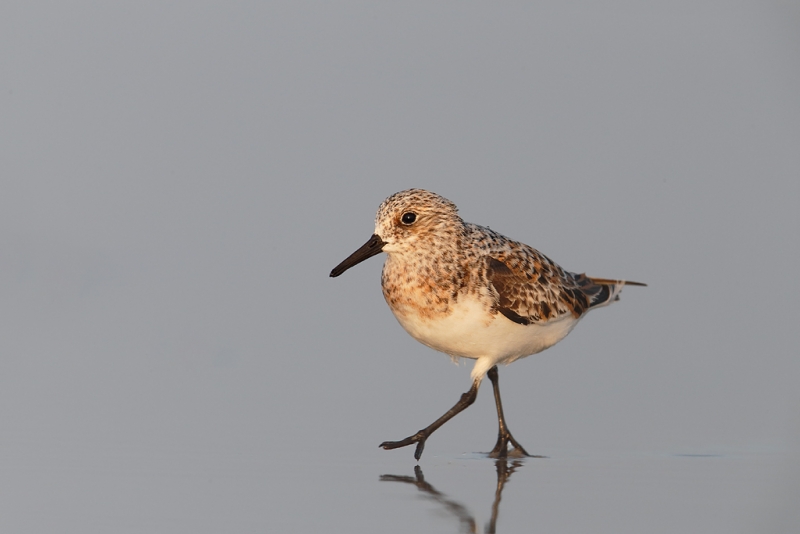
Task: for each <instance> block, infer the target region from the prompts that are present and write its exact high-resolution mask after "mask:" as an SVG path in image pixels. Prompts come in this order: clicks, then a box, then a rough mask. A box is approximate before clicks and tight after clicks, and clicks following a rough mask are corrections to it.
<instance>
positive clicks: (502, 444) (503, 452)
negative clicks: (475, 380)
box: [487, 365, 530, 458]
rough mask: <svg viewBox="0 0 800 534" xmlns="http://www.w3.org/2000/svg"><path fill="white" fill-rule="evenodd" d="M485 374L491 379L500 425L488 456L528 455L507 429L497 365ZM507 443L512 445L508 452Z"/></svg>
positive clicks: (515, 456)
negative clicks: (494, 443) (495, 440)
mask: <svg viewBox="0 0 800 534" xmlns="http://www.w3.org/2000/svg"><path fill="white" fill-rule="evenodd" d="M487 375H488V376H489V380H491V381H492V389H494V403H495V405H496V406H497V422H498V425H499V427H500V428H499V431H498V433H497V444H496V445H495V446H494V449H492V452H490V453H489V458H506V457H508V456H511V457H514V458H520V457H524V456H530V454H528V453H527V451H525V449H524V448H523V447H522V445H520V444H519V443H518V442H517V440H515V439H514V436H512V435H511V432H509V431H508V427H507V426H506V419H505V417H504V416H503V403H502V401H501V400H500V382H499V380H498V377H497V366H496V365H495V366H494V367H492V368H491V369H489V372H488V373H487ZM509 443H511V445H513V446H514V448H513V449H511V452H510V454H509V451H508V444H509Z"/></svg>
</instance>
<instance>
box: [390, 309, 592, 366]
mask: <svg viewBox="0 0 800 534" xmlns="http://www.w3.org/2000/svg"><path fill="white" fill-rule="evenodd" d="M392 311H393V312H394V313H395V317H396V318H397V320H398V321H399V322H400V324H401V325H402V326H403V328H405V329H406V331H407V332H408V333H409V334H411V335H412V336H413V337H414V339H416V340H417V341H419V342H420V343H423V344H425V345H427V346H429V347H431V348H432V349H435V350H438V351H440V352H444V353H445V354H449V355H450V356H454V357H460V358H471V359H474V360H478V361H477V362H476V363H475V368H474V369H473V371H472V377H473V379H476V378H478V377H482V376H483V374H484V373H486V371H488V370H489V369H490V368H491V367H492V366H494V365H496V364H498V363H510V362H513V361H514V360H517V359H519V358H522V357H525V356H529V355H531V354H536V353H537V352H541V351H543V350H544V349H546V348H548V347H551V346H553V345H555V344H556V343H558V342H559V341H561V340H562V339H564V337H565V336H566V335H567V334H569V332H570V331H571V330H572V328H573V327H574V326H575V325H576V324H577V322H578V320H577V319H575V318H574V317H572V315H565V316H562V317H559V318H556V319H553V320H550V321H548V322H547V323H542V324H530V325H521V324H517V323H515V322H513V321H511V320H509V319H507V318H506V317H505V316H503V315H502V314H499V313H496V314H494V315H492V314H491V313H490V312H489V311H487V309H486V307H485V306H484V305H483V304H482V303H481V302H479V301H478V300H477V299H468V298H462V299H460V300H459V302H458V304H457V305H455V306H453V308H452V309H451V311H450V313H448V314H447V315H444V316H442V317H440V318H435V317H434V318H427V317H421V316H419V315H417V314H414V313H403V312H400V311H395V310H392Z"/></svg>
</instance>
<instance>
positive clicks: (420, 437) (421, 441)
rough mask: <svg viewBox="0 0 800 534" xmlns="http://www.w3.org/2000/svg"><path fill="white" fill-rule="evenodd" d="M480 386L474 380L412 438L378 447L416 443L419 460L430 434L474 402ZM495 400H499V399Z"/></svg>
mask: <svg viewBox="0 0 800 534" xmlns="http://www.w3.org/2000/svg"><path fill="white" fill-rule="evenodd" d="M495 373H496V371H495ZM480 385H481V382H480V380H476V381H475V382H473V383H472V387H471V388H469V391H467V392H466V393H464V394H463V395H461V398H460V399H459V400H458V402H457V403H456V404H455V405H454V406H453V407H452V408H450V409H449V410H447V412H446V413H445V414H444V415H443V416H441V417H440V418H439V419H437V420H436V421H434V422H433V423H431V424H430V425H428V426H426V427H425V428H423V429H422V430H420V431H419V432H417V433H416V434H414V435H413V436H408V437H407V438H406V439H401V440H400V441H384V442H383V443H381V444H380V445H379V446H380V447H382V448H384V449H386V450H389V449H397V448H400V447H405V446H407V445H411V444H412V443H416V444H417V450H415V451H414V458H416V459H417V460H419V459H420V457H422V450H423V449H424V448H425V440H426V439H428V437H429V436H430V435H431V434H433V433H434V431H435V430H436V429H437V428H439V427H440V426H442V425H443V424H445V423H446V422H448V421H449V420H450V419H452V418H453V417H455V416H456V415H457V414H458V413H460V412H462V411H464V409H465V408H467V406H469V405H470V404H472V403H473V402H475V399H476V398H477V397H478V386H480ZM497 398H498V399H499V398H500V397H497ZM509 435H510V434H509Z"/></svg>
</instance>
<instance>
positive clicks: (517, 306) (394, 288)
mask: <svg viewBox="0 0 800 534" xmlns="http://www.w3.org/2000/svg"><path fill="white" fill-rule="evenodd" d="M380 252H385V253H386V255H387V257H386V262H385V263H384V265H383V273H382V275H381V284H382V286H383V296H384V298H385V299H386V302H387V303H388V304H389V307H390V308H391V310H392V313H394V316H395V317H396V318H397V320H398V321H399V322H400V324H401V325H402V326H403V328H405V329H406V331H407V332H408V333H409V334H411V335H412V336H413V337H414V339H416V340H417V341H419V342H420V343H423V344H425V345H427V346H429V347H431V348H432V349H435V350H438V351H440V352H443V353H445V354H448V355H450V357H452V358H453V359H454V360H455V359H457V358H470V359H473V360H475V366H474V367H473V369H472V373H471V375H470V376H471V378H472V387H470V389H469V391H467V392H466V393H464V394H463V395H461V398H460V399H459V401H458V402H457V403H456V404H455V405H454V406H453V407H452V408H450V409H449V410H448V411H447V412H446V413H445V414H444V415H442V416H441V417H440V418H439V419H437V420H436V421H434V422H433V423H431V424H430V425H428V426H427V427H425V428H423V429H422V430H420V431H419V432H417V433H416V434H413V435H411V436H409V437H407V438H405V439H402V440H400V441H384V442H383V443H381V444H380V446H381V447H382V448H384V449H396V448H398V447H405V446H406V445H411V444H412V443H416V444H417V447H416V450H415V451H414V457H415V458H416V459H417V460H419V459H420V457H421V456H422V450H423V448H424V447H425V440H427V439H428V437H429V436H430V435H431V434H432V433H433V432H434V431H435V430H436V429H438V428H439V427H440V426H442V425H443V424H444V423H446V422H447V421H449V420H450V419H451V418H452V417H453V416H455V415H456V414H458V413H459V412H461V411H462V410H464V409H465V408H466V407H467V406H469V405H470V404H472V403H473V402H474V401H475V398H476V397H477V396H478V387H479V386H480V383H481V380H483V376H484V375H487V374H488V376H489V380H491V382H492V387H493V389H494V399H495V404H496V407H497V419H498V424H499V432H498V437H497V444H496V445H495V446H494V449H492V451H491V452H490V453H489V456H490V457H492V458H504V457H506V456H514V457H522V456H530V455H529V454H528V453H527V452H526V451H525V449H524V448H523V447H522V445H520V444H519V443H518V442H517V440H515V439H514V437H513V436H512V435H511V432H509V430H508V427H507V426H506V422H505V418H504V417H503V405H502V403H501V402H500V388H499V383H498V377H497V364H500V363H503V364H508V363H511V362H513V361H515V360H518V359H519V358H523V357H525V356H530V355H531V354H536V353H537V352H541V351H543V350H545V349H546V348H548V347H552V346H553V345H555V344H556V343H558V342H559V341H561V340H562V339H564V337H565V336H566V335H567V334H569V332H570V331H571V330H572V329H573V328H574V327H575V325H576V324H577V323H578V321H579V320H580V319H581V317H583V316H584V315H585V314H586V313H587V312H588V311H589V310H592V309H594V308H599V307H601V306H606V305H608V304H610V303H611V302H613V301H615V300H618V299H619V293H620V291H622V286H624V285H626V284H627V285H637V286H643V285H645V284H641V283H639V282H630V281H626V280H609V279H603V278H591V277H588V276H586V275H585V274H574V273H570V272H568V271H565V270H564V269H562V268H561V267H559V266H558V265H557V264H556V263H555V262H554V261H552V260H551V259H550V258H548V257H547V256H545V255H544V254H542V253H541V252H539V251H537V250H535V249H533V248H532V247H529V246H528V245H525V244H523V243H519V242H517V241H512V240H511V239H508V238H507V237H505V236H503V235H501V234H499V233H497V232H495V231H494V230H490V229H489V228H485V227H483V226H478V225H477V224H472V223H467V222H464V221H463V220H462V219H461V217H459V215H458V208H456V205H455V204H453V203H452V202H450V201H449V200H447V199H446V198H443V197H441V196H439V195H437V194H435V193H431V192H430V191H425V190H423V189H409V190H407V191H401V192H399V193H395V194H394V195H392V196H390V197H389V198H387V199H386V200H384V201H383V203H382V204H381V206H380V208H378V213H377V215H376V216H375V233H374V234H373V235H372V237H370V238H369V240H368V241H367V242H366V243H365V244H364V245H363V246H362V247H361V248H359V249H358V250H356V251H355V252H353V254H351V255H350V256H349V257H348V258H347V259H345V260H344V261H343V262H342V263H340V264H339V265H337V266H336V267H335V268H334V269H333V270H332V271H331V276H339V275H340V274H342V273H343V272H345V271H346V270H347V269H349V268H350V267H353V266H354V265H356V264H358V263H360V262H362V261H364V260H366V259H367V258H370V257H372V256H375V255H376V254H378V253H380ZM509 444H510V445H511V446H512V449H511V450H510V451H509Z"/></svg>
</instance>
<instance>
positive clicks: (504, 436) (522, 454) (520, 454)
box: [489, 430, 544, 458]
mask: <svg viewBox="0 0 800 534" xmlns="http://www.w3.org/2000/svg"><path fill="white" fill-rule="evenodd" d="M509 443H510V444H511V446H512V447H511V450H508V445H509ZM489 458H544V456H536V455H533V454H528V451H526V450H525V448H524V447H523V446H522V445H520V444H519V442H518V441H517V440H515V439H514V436H512V435H511V432H509V431H507V430H506V431H505V432H500V433H499V434H498V435H497V444H496V445H495V446H494V449H492V452H490V453H489Z"/></svg>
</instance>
